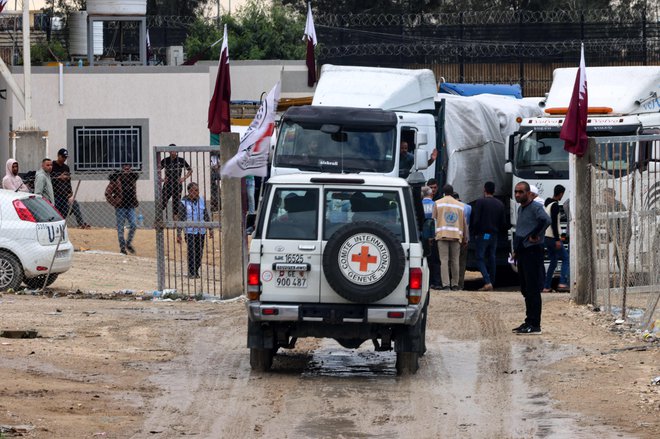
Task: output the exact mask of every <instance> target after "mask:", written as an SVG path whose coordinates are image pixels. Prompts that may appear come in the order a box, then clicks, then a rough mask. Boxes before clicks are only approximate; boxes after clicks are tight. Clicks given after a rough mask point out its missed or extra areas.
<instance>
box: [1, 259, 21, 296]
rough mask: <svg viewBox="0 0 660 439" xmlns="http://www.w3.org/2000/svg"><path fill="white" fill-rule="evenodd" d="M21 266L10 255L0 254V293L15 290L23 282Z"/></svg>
mask: <svg viewBox="0 0 660 439" xmlns="http://www.w3.org/2000/svg"><path fill="white" fill-rule="evenodd" d="M23 275H24V273H23V266H22V265H21V263H20V262H19V260H18V259H17V258H16V256H14V255H12V254H11V253H6V252H0V291H5V290H8V289H10V288H11V289H13V290H15V289H16V288H18V287H19V286H20V285H21V282H23Z"/></svg>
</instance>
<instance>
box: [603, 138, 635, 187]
mask: <svg viewBox="0 0 660 439" xmlns="http://www.w3.org/2000/svg"><path fill="white" fill-rule="evenodd" d="M636 144H637V142H602V143H601V142H599V141H598V140H597V141H596V154H595V155H596V158H595V161H596V164H597V165H598V166H599V167H600V168H601V169H603V170H605V171H607V172H608V173H609V174H610V175H612V176H613V177H615V178H616V177H623V176H625V175H627V174H628V171H631V170H633V169H634V167H635V146H636Z"/></svg>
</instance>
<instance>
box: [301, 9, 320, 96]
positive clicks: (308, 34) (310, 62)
mask: <svg viewBox="0 0 660 439" xmlns="http://www.w3.org/2000/svg"><path fill="white" fill-rule="evenodd" d="M305 39H307V56H306V57H305V64H307V85H308V86H309V87H314V83H316V61H315V60H314V47H315V46H316V43H317V40H316V30H315V29H314V19H313V18H312V4H311V3H308V4H307V22H306V23H305V34H304V35H303V41H304V40H305Z"/></svg>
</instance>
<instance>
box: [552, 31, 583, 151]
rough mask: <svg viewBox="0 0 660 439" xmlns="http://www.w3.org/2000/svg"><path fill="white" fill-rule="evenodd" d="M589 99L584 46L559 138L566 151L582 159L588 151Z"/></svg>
mask: <svg viewBox="0 0 660 439" xmlns="http://www.w3.org/2000/svg"><path fill="white" fill-rule="evenodd" d="M588 107H589V99H588V95H587V68H586V66H585V63H584V44H582V49H581V50H580V67H579V68H578V71H577V75H576V76H575V85H574V86H573V95H572V96H571V102H570V103H569V105H568V111H567V112H566V119H565V120H564V124H563V125H562V127H561V132H560V133H559V138H560V139H562V140H564V142H565V143H564V149H565V150H566V151H568V152H570V153H572V154H575V155H577V156H578V157H582V156H583V155H584V153H585V152H586V151H587V146H588V144H589V138H588V137H587V112H588Z"/></svg>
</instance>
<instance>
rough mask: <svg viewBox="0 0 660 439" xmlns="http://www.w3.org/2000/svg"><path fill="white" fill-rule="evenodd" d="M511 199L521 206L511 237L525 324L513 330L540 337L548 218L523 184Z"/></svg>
mask: <svg viewBox="0 0 660 439" xmlns="http://www.w3.org/2000/svg"><path fill="white" fill-rule="evenodd" d="M514 196H515V197H516V201H517V202H518V203H520V206H518V216H517V218H518V221H517V222H516V233H515V235H514V236H513V258H514V260H515V261H516V263H517V265H518V276H519V278H520V292H521V293H522V295H523V297H524V298H525V321H524V322H523V323H522V324H521V325H520V326H517V327H515V328H513V330H512V331H513V332H514V333H516V334H531V335H535V334H541V310H542V301H541V290H542V289H543V282H544V279H545V266H544V265H543V259H544V253H545V252H544V251H543V237H544V236H545V230H546V229H547V228H548V226H549V225H550V217H549V216H548V214H547V213H545V209H544V208H543V206H541V205H540V204H539V203H537V202H535V201H534V195H533V194H532V193H531V192H530V190H529V183H527V182H526V181H521V182H520V183H518V184H517V185H516V187H515V189H514Z"/></svg>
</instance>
